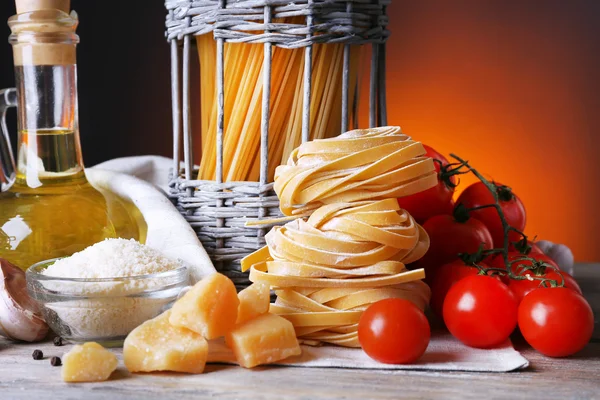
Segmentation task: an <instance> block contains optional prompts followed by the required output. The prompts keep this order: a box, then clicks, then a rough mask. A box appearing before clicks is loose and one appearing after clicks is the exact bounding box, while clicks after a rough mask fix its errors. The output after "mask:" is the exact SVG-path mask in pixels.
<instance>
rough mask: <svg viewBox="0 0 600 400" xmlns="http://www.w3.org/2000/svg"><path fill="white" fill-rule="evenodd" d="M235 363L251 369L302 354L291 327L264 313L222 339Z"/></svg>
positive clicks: (279, 319) (276, 316)
mask: <svg viewBox="0 0 600 400" xmlns="http://www.w3.org/2000/svg"><path fill="white" fill-rule="evenodd" d="M225 340H226V343H227V345H228V346H229V347H230V348H231V349H232V350H233V353H234V354H235V357H236V359H237V362H238V364H240V365H241V366H242V367H244V368H252V367H256V366H257V365H261V364H268V363H272V362H276V361H281V360H283V359H286V358H288V357H290V356H296V355H299V354H300V353H302V350H300V345H299V344H298V339H296V333H295V331H294V326H293V325H292V323H291V322H289V321H287V320H286V319H284V318H282V317H280V316H278V315H275V314H270V313H267V314H263V315H261V316H259V317H257V318H254V319H252V320H250V321H248V322H246V323H245V324H243V325H240V326H239V327H237V328H235V329H234V330H233V331H232V332H231V333H229V334H228V335H227V336H226V337H225Z"/></svg>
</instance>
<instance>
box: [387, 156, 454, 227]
mask: <svg viewBox="0 0 600 400" xmlns="http://www.w3.org/2000/svg"><path fill="white" fill-rule="evenodd" d="M423 147H425V150H426V155H428V156H429V157H431V158H433V160H434V164H435V170H436V172H437V174H438V183H437V185H435V186H434V187H432V188H429V189H427V190H424V191H422V192H419V193H415V194H413V195H410V196H406V197H401V198H399V199H398V204H399V205H400V207H401V208H403V209H405V210H406V211H408V212H409V213H410V215H412V217H413V218H414V219H415V220H416V221H417V222H418V223H419V224H423V223H424V222H425V221H427V219H429V218H431V217H433V216H434V215H440V214H448V215H449V214H452V209H453V208H454V200H452V196H453V195H454V188H455V187H456V184H457V179H456V176H446V174H445V172H444V171H445V168H446V167H447V166H448V164H449V163H448V160H447V159H446V157H444V156H443V155H441V154H440V153H438V152H437V151H435V150H434V149H432V148H431V147H429V146H427V145H423Z"/></svg>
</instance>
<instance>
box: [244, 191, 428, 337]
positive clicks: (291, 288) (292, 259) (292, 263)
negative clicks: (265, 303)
mask: <svg viewBox="0 0 600 400" xmlns="http://www.w3.org/2000/svg"><path fill="white" fill-rule="evenodd" d="M266 240H267V247H265V248H263V249H262V250H259V251H257V252H255V253H253V254H251V255H249V256H248V257H246V258H245V259H244V260H243V261H242V268H243V269H244V270H246V269H248V268H250V280H251V281H253V282H265V283H267V284H269V285H270V286H271V287H272V288H274V289H275V293H276V294H277V300H276V302H275V303H274V304H272V305H271V312H274V313H277V314H280V315H281V316H283V317H284V318H286V319H288V320H290V321H291V322H292V323H293V324H294V327H295V329H296V334H297V336H298V338H299V339H300V340H301V341H302V342H304V343H306V344H313V345H317V344H320V343H332V344H337V345H342V346H347V347H360V344H359V342H358V334H357V324H358V320H359V318H360V316H361V314H362V312H363V310H364V309H366V308H367V307H368V306H369V305H370V304H372V303H374V302H376V301H379V300H382V299H385V298H391V297H394V298H404V299H407V300H409V301H411V302H413V303H414V304H415V305H417V306H418V307H419V308H421V309H424V308H425V306H426V304H427V303H428V302H429V297H430V290H429V287H428V286H427V285H426V284H425V283H424V282H422V281H421V280H420V279H422V278H423V277H424V272H423V270H415V271H407V270H406V268H405V266H404V264H406V263H410V262H413V261H416V260H418V259H420V258H421V257H422V256H423V255H424V254H425V252H426V251H427V249H428V247H429V238H428V236H427V233H426V232H425V231H424V230H423V228H422V227H421V226H419V225H418V224H417V223H416V222H415V221H414V219H413V218H412V217H411V216H410V215H409V214H408V213H407V212H406V211H404V210H401V209H400V208H399V206H398V202H397V201H396V200H395V199H386V200H380V201H360V202H354V203H334V204H329V205H324V206H321V207H320V208H318V209H317V210H315V211H314V212H313V213H312V215H311V216H310V217H309V218H308V219H307V220H306V221H305V220H303V219H296V220H294V221H292V222H289V223H288V224H286V225H284V226H282V227H275V228H273V229H272V230H271V231H270V232H269V233H268V234H267V236H266Z"/></svg>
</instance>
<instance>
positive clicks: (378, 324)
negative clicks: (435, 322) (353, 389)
mask: <svg viewBox="0 0 600 400" xmlns="http://www.w3.org/2000/svg"><path fill="white" fill-rule="evenodd" d="M430 336H431V330H430V328H429V322H428V321H427V317H425V314H423V311H421V310H420V309H419V308H418V307H417V306H415V305H414V304H413V303H411V302H410V301H408V300H404V299H385V300H380V301H378V302H376V303H374V304H372V305H370V306H369V308H367V309H366V310H365V312H364V313H363V314H362V316H361V317H360V320H359V322H358V341H359V342H360V345H361V346H362V348H363V350H364V351H365V353H367V355H368V356H369V357H371V358H373V359H374V360H377V361H379V362H382V363H386V364H410V363H413V362H415V361H417V360H418V359H419V358H420V357H421V356H422V355H423V353H425V350H426V349H427V346H428V345H429V338H430Z"/></svg>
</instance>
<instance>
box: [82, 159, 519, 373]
mask: <svg viewBox="0 0 600 400" xmlns="http://www.w3.org/2000/svg"><path fill="white" fill-rule="evenodd" d="M171 165H172V163H171V160H170V159H168V158H164V157H157V156H143V157H127V158H120V159H114V160H110V161H107V162H105V163H102V164H100V165H97V166H96V167H94V168H90V169H88V172H87V174H88V178H89V179H90V182H91V183H92V184H94V185H97V186H99V187H101V188H105V189H108V190H111V191H113V192H115V193H116V194H117V195H119V196H122V197H124V198H126V199H128V200H130V201H132V202H133V203H134V204H135V205H136V206H137V207H138V208H139V209H140V211H141V212H142V214H143V216H144V218H145V219H146V222H147V224H148V237H147V244H148V245H150V246H152V247H154V248H156V249H158V250H160V251H163V252H164V253H165V254H166V255H168V256H171V257H173V258H178V259H181V260H183V261H184V262H186V263H187V264H188V265H189V266H190V267H191V269H192V271H193V272H192V274H193V277H194V279H195V280H198V279H200V278H202V277H203V276H206V275H208V274H210V273H213V272H214V271H215V269H214V267H213V266H212V263H211V262H210V259H209V258H208V256H207V254H206V251H205V250H204V249H203V248H202V245H201V244H200V242H199V240H198V238H197V237H196V234H195V232H194V230H193V229H192V228H191V227H190V226H189V224H188V223H187V222H186V221H185V219H184V218H183V217H182V216H181V215H180V214H179V212H178V211H177V210H176V209H175V207H173V205H172V204H171V202H170V201H169V200H167V199H166V198H165V196H164V194H163V193H162V192H161V191H160V190H158V189H157V187H158V188H160V189H162V190H163V191H166V190H167V189H168V182H167V180H168V174H169V168H170V167H171ZM124 174H129V175H133V176H134V177H132V176H128V175H124ZM136 177H137V178H136ZM138 178H139V179H138ZM143 180H146V181H148V182H149V183H147V182H144V181H143ZM150 183H151V184H150ZM153 185H155V186H153ZM209 361H210V362H224V363H234V362H235V357H234V356H233V354H232V353H231V351H230V350H229V349H228V348H227V347H226V346H225V344H224V343H223V342H222V341H213V342H211V344H210V353H209ZM277 364H279V365H289V366H298V367H335V368H362V369H382V370H401V369H411V370H432V371H475V372H507V371H513V370H516V369H521V368H525V367H527V366H528V365H529V362H528V361H527V360H526V359H525V358H524V357H523V356H521V355H520V354H519V353H518V352H517V351H516V350H515V349H514V348H513V346H512V344H511V343H510V341H507V342H506V343H504V344H503V345H502V346H499V347H496V348H494V349H489V350H480V349H474V348H470V347H467V346H464V345H463V344H461V343H460V342H459V341H458V340H456V339H454V338H453V337H452V336H450V335H449V334H448V333H434V334H433V335H432V338H431V342H430V344H429V347H428V348H427V352H426V353H425V355H424V356H423V357H422V358H421V360H419V362H418V363H416V364H411V365H389V364H381V363H378V362H376V361H373V360H372V359H370V358H369V357H368V356H367V355H366V354H365V353H364V352H363V351H362V350H360V349H347V348H341V347H334V346H322V347H310V346H302V355H300V356H298V357H294V358H289V359H287V360H285V361H283V362H281V363H277Z"/></svg>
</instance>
